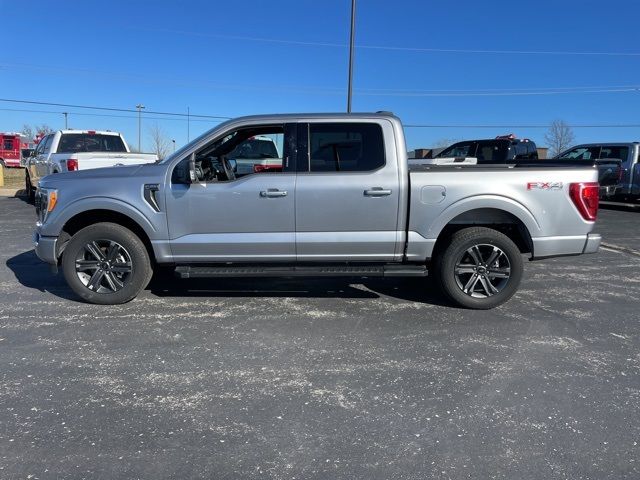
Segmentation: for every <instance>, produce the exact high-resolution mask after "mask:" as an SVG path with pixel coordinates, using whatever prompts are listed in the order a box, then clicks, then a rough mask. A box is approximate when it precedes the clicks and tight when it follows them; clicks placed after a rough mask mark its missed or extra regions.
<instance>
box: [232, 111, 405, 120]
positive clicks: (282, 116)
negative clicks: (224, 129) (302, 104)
mask: <svg viewBox="0 0 640 480" xmlns="http://www.w3.org/2000/svg"><path fill="white" fill-rule="evenodd" d="M345 118H354V119H358V118H393V119H395V120H399V118H398V117H397V116H395V115H394V114H393V113H391V112H354V113H344V112H329V113H274V114H262V115H248V116H245V117H236V118H233V119H231V120H230V121H233V122H236V121H254V120H255V121H262V120H282V121H286V120H288V119H290V120H305V119H310V120H311V119H313V120H317V119H323V120H331V119H336V120H338V119H340V120H343V119H345Z"/></svg>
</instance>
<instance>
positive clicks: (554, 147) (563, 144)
mask: <svg viewBox="0 0 640 480" xmlns="http://www.w3.org/2000/svg"><path fill="white" fill-rule="evenodd" d="M574 139H575V136H574V135H573V130H571V127H570V126H569V125H568V124H567V123H566V122H565V121H564V120H554V121H553V122H551V126H550V127H549V130H548V131H547V133H546V134H545V136H544V140H545V142H546V143H547V146H548V147H549V150H550V152H549V153H550V155H551V157H555V156H556V155H559V154H560V153H561V152H562V151H564V150H566V149H567V148H569V147H570V146H571V145H572V144H573V141H574Z"/></svg>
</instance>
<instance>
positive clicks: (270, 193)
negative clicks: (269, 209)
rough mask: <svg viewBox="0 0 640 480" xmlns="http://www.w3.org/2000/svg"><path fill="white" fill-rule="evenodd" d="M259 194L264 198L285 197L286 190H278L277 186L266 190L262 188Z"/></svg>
mask: <svg viewBox="0 0 640 480" xmlns="http://www.w3.org/2000/svg"><path fill="white" fill-rule="evenodd" d="M260 196H261V197H266V198H274V197H286V196H287V192H286V191H285V190H278V189H277V188H270V189H268V190H262V191H261V192H260Z"/></svg>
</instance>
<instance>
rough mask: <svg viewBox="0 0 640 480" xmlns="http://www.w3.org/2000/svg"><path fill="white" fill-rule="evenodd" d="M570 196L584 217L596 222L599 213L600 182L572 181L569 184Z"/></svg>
mask: <svg viewBox="0 0 640 480" xmlns="http://www.w3.org/2000/svg"><path fill="white" fill-rule="evenodd" d="M569 196H570V197H571V200H572V201H573V204H574V205H575V206H576V208H577V209H578V211H579V212H580V215H582V218H584V219H585V220H588V221H590V222H595V220H596V217H597V215H598V201H599V200H598V198H599V185H598V182H583V183H572V184H570V185H569Z"/></svg>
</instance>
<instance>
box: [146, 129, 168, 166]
mask: <svg viewBox="0 0 640 480" xmlns="http://www.w3.org/2000/svg"><path fill="white" fill-rule="evenodd" d="M149 136H150V137H151V151H152V152H153V153H155V154H156V155H158V158H159V159H160V160H162V159H163V158H165V157H166V156H167V155H169V153H170V152H171V140H170V139H169V137H168V135H167V133H166V132H165V131H164V130H163V129H162V128H160V127H159V126H158V124H156V125H154V126H153V127H150V128H149Z"/></svg>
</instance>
